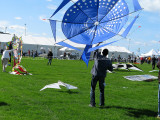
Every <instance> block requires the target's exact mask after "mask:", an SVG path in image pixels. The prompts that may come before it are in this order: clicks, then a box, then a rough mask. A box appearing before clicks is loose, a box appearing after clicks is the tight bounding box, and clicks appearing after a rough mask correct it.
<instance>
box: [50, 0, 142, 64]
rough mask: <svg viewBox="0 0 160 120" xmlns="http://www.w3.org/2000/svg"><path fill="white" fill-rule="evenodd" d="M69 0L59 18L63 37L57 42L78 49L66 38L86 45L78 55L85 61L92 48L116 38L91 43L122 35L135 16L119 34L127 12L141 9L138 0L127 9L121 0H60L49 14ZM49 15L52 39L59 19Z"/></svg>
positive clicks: (124, 34)
mask: <svg viewBox="0 0 160 120" xmlns="http://www.w3.org/2000/svg"><path fill="white" fill-rule="evenodd" d="M69 2H73V5H72V6H70V7H69V8H68V9H67V11H66V12H65V14H64V17H63V19H62V20H61V29H62V32H63V34H64V36H65V37H66V39H65V40H63V41H61V42H58V43H57V44H59V45H62V46H65V47H69V48H72V49H76V50H79V49H77V48H75V47H73V46H71V45H69V44H68V43H66V42H65V41H66V40H70V41H72V42H75V43H78V44H84V45H86V47H85V49H84V51H83V54H82V57H81V58H82V59H83V60H84V62H85V63H86V64H87V65H88V62H89V58H90V53H91V52H92V51H94V50H96V49H99V48H101V47H104V46H105V45H109V44H112V43H114V42H117V41H118V40H115V41H112V42H110V43H107V44H103V45H100V46H96V47H93V45H96V44H99V43H102V42H104V41H106V40H108V39H110V38H112V37H114V36H116V35H120V36H122V37H124V38H126V36H127V35H128V33H129V31H130V30H131V28H132V26H133V24H134V23H135V21H136V19H137V18H138V17H139V15H137V16H136V17H135V18H134V20H133V21H132V22H131V23H130V24H129V26H128V27H127V28H126V30H125V31H124V32H123V33H122V34H120V31H121V30H122V28H123V27H124V25H125V24H126V23H127V21H128V19H129V15H130V14H131V13H134V12H136V11H140V10H142V8H141V6H140V4H139V2H138V0H133V7H134V11H133V12H131V13H130V12H129V7H128V4H127V3H126V1H125V0H76V2H75V0H63V1H62V3H61V4H60V6H59V7H58V8H57V9H56V11H55V12H54V13H53V15H52V16H51V18H53V17H54V15H56V14H57V13H58V12H59V11H60V10H61V9H62V8H63V7H64V6H65V5H67V4H68V3H69ZM51 18H50V19H49V21H50V25H51V28H52V32H53V36H54V38H55V40H56V23H57V22H59V21H57V20H52V19H51Z"/></svg>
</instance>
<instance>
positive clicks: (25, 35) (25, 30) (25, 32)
mask: <svg viewBox="0 0 160 120" xmlns="http://www.w3.org/2000/svg"><path fill="white" fill-rule="evenodd" d="M24 25H25V36H26V24H24Z"/></svg>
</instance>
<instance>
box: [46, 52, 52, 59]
mask: <svg viewBox="0 0 160 120" xmlns="http://www.w3.org/2000/svg"><path fill="white" fill-rule="evenodd" d="M47 56H48V59H52V58H53V53H52V52H51V51H50V52H49V53H48V55H47Z"/></svg>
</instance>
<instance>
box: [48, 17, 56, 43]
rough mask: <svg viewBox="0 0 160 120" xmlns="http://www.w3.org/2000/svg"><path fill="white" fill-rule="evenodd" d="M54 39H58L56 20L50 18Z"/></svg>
mask: <svg viewBox="0 0 160 120" xmlns="http://www.w3.org/2000/svg"><path fill="white" fill-rule="evenodd" d="M49 22H50V25H51V29H52V33H53V37H54V40H55V41H56V20H49Z"/></svg>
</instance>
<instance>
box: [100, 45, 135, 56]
mask: <svg viewBox="0 0 160 120" xmlns="http://www.w3.org/2000/svg"><path fill="white" fill-rule="evenodd" d="M101 49H102V50H103V49H108V50H109V52H125V53H129V54H132V52H130V51H129V50H127V49H126V48H125V47H120V46H105V47H103V48H101Z"/></svg>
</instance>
